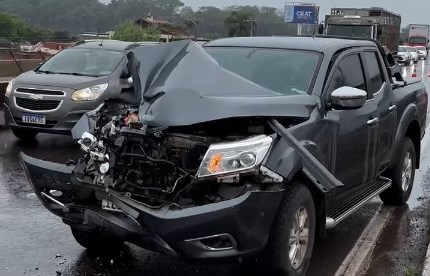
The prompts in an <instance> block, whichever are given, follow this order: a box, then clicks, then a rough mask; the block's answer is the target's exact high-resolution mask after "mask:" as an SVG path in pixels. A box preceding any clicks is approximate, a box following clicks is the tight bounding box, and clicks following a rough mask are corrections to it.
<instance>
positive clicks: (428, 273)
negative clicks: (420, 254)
mask: <svg viewBox="0 0 430 276" xmlns="http://www.w3.org/2000/svg"><path fill="white" fill-rule="evenodd" d="M422 276H430V247H429V248H427V254H426V260H425V262H424V268H423V273H422Z"/></svg>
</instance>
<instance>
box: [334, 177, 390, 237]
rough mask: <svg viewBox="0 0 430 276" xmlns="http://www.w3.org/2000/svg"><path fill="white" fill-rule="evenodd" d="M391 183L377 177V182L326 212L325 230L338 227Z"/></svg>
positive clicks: (386, 179)
mask: <svg viewBox="0 0 430 276" xmlns="http://www.w3.org/2000/svg"><path fill="white" fill-rule="evenodd" d="M391 183H392V182H391V179H388V178H385V177H379V178H378V180H377V181H375V182H374V183H372V184H369V185H367V186H366V187H364V188H363V189H361V190H360V191H359V192H357V193H356V194H355V195H354V196H353V197H352V198H349V199H348V200H345V201H344V202H341V203H340V204H339V205H338V206H336V207H335V208H333V209H332V210H329V211H328V212H327V218H326V228H327V229H330V228H333V227H335V226H336V225H338V224H339V223H340V222H341V221H343V220H344V219H345V218H347V217H348V216H350V215H351V214H352V213H354V212H355V211H357V210H358V209H359V208H360V207H362V206H363V205H364V204H365V203H366V202H368V201H369V200H371V199H372V198H374V197H375V196H377V195H379V194H380V193H382V192H383V191H385V190H386V189H388V188H389V187H390V186H391Z"/></svg>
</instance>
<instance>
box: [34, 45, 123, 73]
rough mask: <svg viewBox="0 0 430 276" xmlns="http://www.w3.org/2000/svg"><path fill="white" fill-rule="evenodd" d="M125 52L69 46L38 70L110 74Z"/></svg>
mask: <svg viewBox="0 0 430 276" xmlns="http://www.w3.org/2000/svg"><path fill="white" fill-rule="evenodd" d="M124 56H125V54H124V53H123V52H119V51H110V50H103V49H78V48H69V49H66V50H63V51H61V52H60V53H58V54H57V55H55V56H53V57H52V58H51V59H49V60H48V61H47V62H45V63H44V64H43V65H42V66H41V67H40V68H38V70H37V71H38V72H45V73H51V74H74V75H84V76H95V77H97V76H106V75H110V74H111V73H112V72H113V71H114V70H115V68H116V67H117V66H118V64H119V63H120V61H121V60H122V59H123V58H124Z"/></svg>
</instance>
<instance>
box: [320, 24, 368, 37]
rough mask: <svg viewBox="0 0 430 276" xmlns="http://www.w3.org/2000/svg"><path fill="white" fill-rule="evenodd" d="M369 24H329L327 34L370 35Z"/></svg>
mask: <svg viewBox="0 0 430 276" xmlns="http://www.w3.org/2000/svg"><path fill="white" fill-rule="evenodd" d="M370 30H371V28H370V26H351V25H329V26H328V30H327V34H328V35H337V36H353V37H371V32H370Z"/></svg>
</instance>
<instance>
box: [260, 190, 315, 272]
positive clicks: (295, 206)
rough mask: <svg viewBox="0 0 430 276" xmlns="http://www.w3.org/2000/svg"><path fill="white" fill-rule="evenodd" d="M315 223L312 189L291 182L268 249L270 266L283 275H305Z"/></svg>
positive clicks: (267, 260)
mask: <svg viewBox="0 0 430 276" xmlns="http://www.w3.org/2000/svg"><path fill="white" fill-rule="evenodd" d="M315 225H316V219H315V206H314V201H313V198H312V194H311V193H310V191H309V189H308V188H307V187H306V186H305V185H303V184H300V183H294V184H292V185H289V186H288V187H287V190H286V194H285V198H284V200H283V203H282V205H281V207H280V209H279V212H278V216H277V218H276V220H275V222H274V224H273V228H272V233H271V237H270V240H269V243H268V246H267V249H266V250H267V251H266V256H267V259H266V263H267V264H268V267H269V269H271V270H273V271H274V272H275V273H279V274H281V275H288V276H301V275H306V272H307V270H308V266H309V263H310V259H311V255H312V250H313V246H314V238H315Z"/></svg>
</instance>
